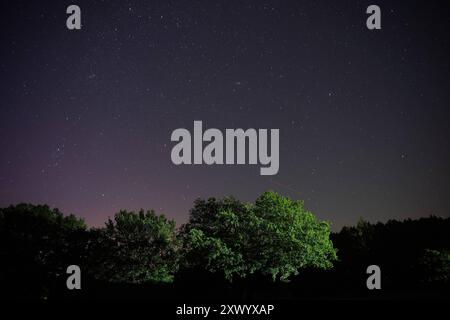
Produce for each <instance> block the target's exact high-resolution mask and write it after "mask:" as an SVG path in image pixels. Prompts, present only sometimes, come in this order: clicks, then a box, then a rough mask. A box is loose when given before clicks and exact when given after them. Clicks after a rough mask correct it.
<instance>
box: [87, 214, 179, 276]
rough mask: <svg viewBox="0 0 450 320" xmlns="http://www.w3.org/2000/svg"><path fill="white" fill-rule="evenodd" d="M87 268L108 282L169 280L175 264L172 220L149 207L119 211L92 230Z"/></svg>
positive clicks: (175, 240) (175, 267)
mask: <svg viewBox="0 0 450 320" xmlns="http://www.w3.org/2000/svg"><path fill="white" fill-rule="evenodd" d="M92 233H93V235H94V237H93V240H92V241H91V242H90V246H89V252H90V258H89V259H88V260H89V261H91V263H92V265H91V266H90V267H89V272H90V273H91V275H92V276H94V277H95V278H98V279H102V280H106V281H112V282H127V283H149V282H172V281H173V276H174V273H175V272H176V270H177V268H178V256H177V254H178V252H177V248H178V245H177V237H176V233H175V222H174V221H173V220H167V219H166V217H165V216H164V215H156V214H155V212H154V211H153V210H149V211H147V212H144V211H143V210H141V211H139V212H138V213H135V212H128V211H120V212H119V213H117V214H116V215H115V216H114V220H111V219H109V220H108V221H107V222H106V226H105V227H104V228H102V229H97V230H93V231H92Z"/></svg>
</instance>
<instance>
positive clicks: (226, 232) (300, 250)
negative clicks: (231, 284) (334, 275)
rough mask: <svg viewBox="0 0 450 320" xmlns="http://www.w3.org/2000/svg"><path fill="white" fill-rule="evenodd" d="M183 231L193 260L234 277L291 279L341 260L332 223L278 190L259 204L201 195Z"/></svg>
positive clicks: (188, 253) (231, 277) (270, 193)
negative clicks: (254, 275) (255, 274)
mask: <svg viewBox="0 0 450 320" xmlns="http://www.w3.org/2000/svg"><path fill="white" fill-rule="evenodd" d="M182 236H183V239H184V250H185V254H186V261H187V264H188V265H193V264H194V265H195V264H200V265H202V266H204V268H206V269H207V270H209V271H211V272H217V271H221V272H223V273H224V275H225V278H226V279H228V280H230V281H231V280H232V279H233V277H235V276H238V277H246V276H247V275H249V274H253V273H256V272H258V273H261V274H263V275H268V276H270V277H271V278H272V279H273V280H283V281H286V280H288V279H289V277H290V276H292V275H296V274H298V273H299V272H300V270H301V269H302V268H307V267H315V268H322V269H328V268H331V267H332V262H333V261H334V260H335V259H336V252H335V250H334V248H333V244H332V242H331V240H330V238H329V236H330V227H329V224H328V223H326V222H323V221H318V220H317V219H316V218H315V216H314V215H313V214H312V213H311V212H309V211H306V210H305V209H304V206H303V202H301V201H293V200H291V199H289V198H286V197H283V196H281V195H279V194H277V193H275V192H265V193H263V194H262V195H261V196H260V197H259V198H258V199H257V200H256V202H255V204H243V203H241V202H239V201H238V200H235V199H234V198H224V199H222V200H216V199H214V198H211V199H209V200H207V201H205V200H197V201H196V202H195V204H194V208H193V209H192V210H191V217H190V220H189V222H188V223H187V224H186V225H184V226H183V227H182Z"/></svg>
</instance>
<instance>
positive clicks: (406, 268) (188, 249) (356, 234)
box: [0, 192, 450, 299]
mask: <svg viewBox="0 0 450 320" xmlns="http://www.w3.org/2000/svg"><path fill="white" fill-rule="evenodd" d="M449 227H450V219H448V218H447V219H443V218H438V217H429V218H422V219H419V220H405V221H403V222H398V221H389V222H387V223H386V224H383V223H377V224H371V223H368V222H365V221H360V222H359V223H358V224H357V225H356V226H354V227H344V228H343V229H342V230H341V231H340V232H339V233H334V234H333V233H331V231H330V224H329V223H328V222H326V221H320V220H318V219H317V218H316V217H315V216H314V214H312V213H311V212H309V211H307V210H306V209H305V208H304V203H303V202H302V201H294V200H292V199H290V198H287V197H284V196H282V195H280V194H277V193H275V192H265V193H263V194H262V195H261V196H259V197H258V198H257V199H256V201H255V202H254V203H243V202H241V201H239V200H237V199H235V198H233V197H225V198H223V199H215V198H210V199H207V200H205V199H197V200H196V201H195V202H194V205H193V208H192V209H191V210H190V216H189V220H188V222H187V223H186V224H184V225H182V226H180V227H179V228H176V224H175V222H174V221H173V220H169V219H167V218H166V217H165V216H164V215H162V214H156V213H155V211H153V210H148V211H144V210H140V211H139V212H132V211H126V210H122V211H119V212H118V213H116V214H115V215H114V217H112V218H109V219H108V221H106V223H105V225H104V227H101V228H88V227H87V225H86V224H85V222H84V221H83V220H82V219H80V218H78V217H75V216H74V215H63V214H62V213H61V212H60V211H59V210H58V209H51V208H50V207H48V206H47V205H31V204H18V205H14V206H9V207H6V208H2V209H0V237H1V238H0V259H1V261H2V264H1V265H0V283H1V286H2V288H5V289H4V290H3V291H2V295H5V296H7V297H25V298H92V297H94V298H102V297H108V296H113V297H117V296H118V297H139V298H154V297H157V298H161V299H165V298H167V299H173V298H186V297H189V298H192V299H194V298H196V297H197V298H204V297H209V298H212V297H216V298H217V297H230V298H233V297H236V296H239V297H244V298H274V297H276V298H280V299H284V298H287V299H290V298H297V297H312V296H315V297H327V296H329V297H337V296H339V297H342V296H346V295H348V296H350V297H353V296H359V295H361V294H362V295H367V294H369V293H368V292H367V288H365V279H366V278H367V275H366V274H365V271H366V268H367V266H369V265H371V264H377V265H379V266H380V267H381V270H382V272H383V288H385V289H386V290H384V292H388V293H392V292H398V291H402V290H403V291H405V290H406V291H408V290H410V291H411V290H412V291H414V292H420V293H421V294H427V293H428V292H432V293H436V292H438V293H441V292H443V291H444V292H448V286H449V279H450V250H449V249H450V236H449V234H450V233H449V230H450V228H449ZM69 265H78V266H79V267H80V268H81V270H82V275H83V288H82V290H80V291H79V292H70V291H69V290H67V288H66V286H65V280H66V278H67V274H66V268H67V267H68V266H69Z"/></svg>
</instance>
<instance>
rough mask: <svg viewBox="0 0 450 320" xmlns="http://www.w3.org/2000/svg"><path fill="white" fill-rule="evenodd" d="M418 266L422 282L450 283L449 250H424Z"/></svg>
mask: <svg viewBox="0 0 450 320" xmlns="http://www.w3.org/2000/svg"><path fill="white" fill-rule="evenodd" d="M420 264H421V266H422V268H423V273H424V276H423V278H424V281H426V282H431V283H432V282H441V283H442V284H448V283H450V250H447V249H441V250H432V249H425V250H424V254H423V257H422V259H421V260H420Z"/></svg>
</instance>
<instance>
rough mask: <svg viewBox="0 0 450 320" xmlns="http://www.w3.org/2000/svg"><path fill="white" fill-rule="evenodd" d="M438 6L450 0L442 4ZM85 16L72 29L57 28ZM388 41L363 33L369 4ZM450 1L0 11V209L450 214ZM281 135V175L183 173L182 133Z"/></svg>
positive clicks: (84, 213)
mask: <svg viewBox="0 0 450 320" xmlns="http://www.w3.org/2000/svg"><path fill="white" fill-rule="evenodd" d="M446 3H447V4H446ZM70 4H77V5H79V6H80V7H81V12H82V25H83V27H82V29H81V30H78V31H69V30H68V29H67V28H66V19H67V14H66V12H65V11H66V8H67V6H68V5H70ZM370 4H377V5H379V6H380V7H381V10H382V30H377V31H370V30H368V29H367V28H366V19H367V16H368V15H367V14H366V13H365V11H366V8H367V6H368V5H370ZM449 9H450V4H449V3H448V1H427V2H424V1H379V0H376V1H299V0H296V1H279V2H278V1H212V0H208V1H195V0H189V1H153V0H152V1H119V0H117V1H94V0H89V1H79V0H75V1H72V0H71V1H31V0H30V1H18V0H14V1H9V0H8V1H5V0H2V2H1V13H0V14H1V21H0V23H1V30H0V33H1V46H0V58H1V60H0V63H1V65H0V67H1V71H0V79H1V86H0V92H1V105H0V205H1V206H6V205H9V204H16V203H18V202H31V203H48V204H49V205H51V206H55V207H58V208H60V209H61V210H62V211H63V212H65V213H74V214H76V215H79V216H81V217H84V218H85V219H86V221H87V223H88V224H89V225H96V226H99V225H101V224H102V223H103V221H105V220H106V218H107V217H108V216H112V215H113V214H114V213H115V212H117V211H118V210H119V209H121V208H126V209H130V210H135V209H139V208H154V209H155V210H156V211H157V212H158V213H165V214H166V215H167V216H168V217H170V218H174V219H176V220H177V222H178V223H183V222H185V221H186V219H187V217H188V210H189V208H190V207H191V206H192V202H193V200H194V199H195V198H197V197H210V196H215V197H222V196H225V195H230V194H232V195H235V196H236V197H237V198H239V199H241V200H244V201H254V200H255V198H256V197H257V196H258V195H259V194H260V193H262V192H263V191H265V190H269V189H271V190H275V191H278V192H280V193H282V194H284V195H287V196H290V197H292V198H295V199H303V200H305V206H306V207H307V208H308V209H310V210H311V211H313V212H314V213H315V214H316V215H317V216H318V217H319V218H321V219H327V220H330V221H331V222H332V224H333V229H334V230H337V229H339V228H340V227H342V226H343V225H346V224H347V225H348V224H354V223H356V221H357V220H358V219H359V218H360V217H363V218H365V219H368V220H369V221H378V220H381V221H386V220H387V219H390V218H397V219H399V218H406V217H411V218H415V217H419V216H427V215H429V214H436V215H440V216H449V212H450V201H448V196H449V191H450V145H449V136H450V135H449V133H450V129H449V128H450V125H449V115H450V112H449V108H450V106H449V102H450V81H449V78H448V76H449V74H450V60H449V56H450V42H449V33H450V19H449V17H448V15H449V12H450V11H449ZM194 120H202V121H203V125H204V127H209V128H219V129H221V130H224V129H225V128H244V129H246V128H267V129H271V128H279V129H280V171H279V173H278V174H277V175H275V176H261V175H260V174H259V166H255V165H253V166H252V165H241V166H237V165H235V166H224V165H223V166H219V165H215V166H206V165H200V166H188V165H184V166H175V165H174V164H172V162H171V159H170V152H171V148H172V146H173V145H174V143H172V142H171V141H170V135H171V133H172V131H173V130H175V129H177V128H188V129H189V130H191V131H192V130H193V121H194Z"/></svg>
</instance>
